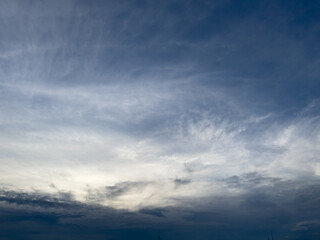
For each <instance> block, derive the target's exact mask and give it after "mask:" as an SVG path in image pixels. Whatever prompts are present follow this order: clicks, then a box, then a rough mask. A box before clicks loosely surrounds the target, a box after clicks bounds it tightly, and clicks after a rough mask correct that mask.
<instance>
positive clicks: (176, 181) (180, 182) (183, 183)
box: [173, 178, 191, 188]
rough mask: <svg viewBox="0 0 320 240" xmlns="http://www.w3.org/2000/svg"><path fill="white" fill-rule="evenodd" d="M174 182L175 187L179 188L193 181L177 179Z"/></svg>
mask: <svg viewBox="0 0 320 240" xmlns="http://www.w3.org/2000/svg"><path fill="white" fill-rule="evenodd" d="M173 182H174V185H175V187H176V188H178V187H180V186H183V185H187V184H189V183H191V179H180V178H176V179H175V180H174V181H173Z"/></svg>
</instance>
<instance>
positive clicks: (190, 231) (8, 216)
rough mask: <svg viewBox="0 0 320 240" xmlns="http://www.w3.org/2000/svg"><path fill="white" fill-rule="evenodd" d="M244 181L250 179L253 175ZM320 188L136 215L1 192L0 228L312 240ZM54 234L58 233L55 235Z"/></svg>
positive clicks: (284, 186)
mask: <svg viewBox="0 0 320 240" xmlns="http://www.w3.org/2000/svg"><path fill="white" fill-rule="evenodd" d="M245 176H246V178H249V179H251V178H253V176H255V177H256V176H257V174H248V175H245ZM255 177H254V178H255ZM119 185H121V184H119ZM129 185H130V184H129ZM319 188H320V183H319V182H317V181H315V182H314V181H312V182H310V181H309V182H293V181H288V180H287V181H284V180H282V181H277V182H275V183H274V185H273V186H268V185H260V187H256V189H255V191H254V192H248V193H243V194H238V195H234V196H229V197H226V196H213V197H210V198H202V199H200V201H199V200H198V204H197V205H193V207H188V204H187V205H185V204H181V206H171V207H164V208H143V209H140V210H138V211H125V210H116V209H111V208H108V207H103V206H99V205H96V204H95V205H90V204H80V203H77V202H75V201H72V200H68V199H65V200H63V201H64V203H63V204H61V201H62V199H59V198H53V197H50V196H44V195H42V194H40V195H41V197H39V193H35V194H32V193H21V192H20V193H19V192H14V191H11V192H7V191H2V192H1V196H2V198H1V204H0V205H1V212H2V215H1V217H0V221H1V223H2V224H1V227H0V229H1V234H2V236H3V237H7V238H8V237H9V236H11V239H22V234H23V235H25V237H26V239H29V238H30V239H37V238H35V237H34V235H33V234H36V235H38V236H40V235H41V234H51V235H52V236H56V237H67V236H69V234H70V236H71V237H75V236H77V237H79V236H81V237H79V239H85V236H89V235H91V234H93V236H94V237H93V239H103V237H104V236H113V237H114V238H115V239H121V238H123V237H125V238H127V237H130V236H132V237H133V239H139V238H138V236H139V237H141V236H144V237H146V236H149V237H150V238H156V237H157V236H158V235H159V234H161V235H162V236H163V238H164V237H165V238H166V239H172V240H173V239H176V238H177V235H178V236H179V237H178V239H180V238H181V239H194V237H195V236H197V235H198V237H199V239H207V238H208V237H209V236H213V237H216V238H217V237H219V236H221V234H223V236H224V238H226V239H238V237H239V236H240V237H242V238H246V239H252V240H253V239H257V238H258V239H259V238H262V239H265V238H266V237H267V236H270V231H272V232H273V234H274V237H275V239H283V238H287V239H292V240H294V239H310V240H311V239H314V237H315V236H317V234H318V233H319V232H320V228H319V222H320V219H319V213H320V208H319V199H320V195H319V193H320V191H318V190H319ZM39 198H41V199H43V198H45V200H39ZM48 202H50V204H48ZM200 203H201V204H200ZM17 225H18V226H19V229H20V230H19V231H17V232H16V231H14V230H13V229H14V226H17ZM143 229H144V230H143ZM56 230H59V232H56V233H54V231H56ZM76 231H79V234H76V233H75V232H76ZM80 233H81V234H80ZM82 234H83V236H82ZM49 239H50V238H49ZM71 239H72V238H71Z"/></svg>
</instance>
